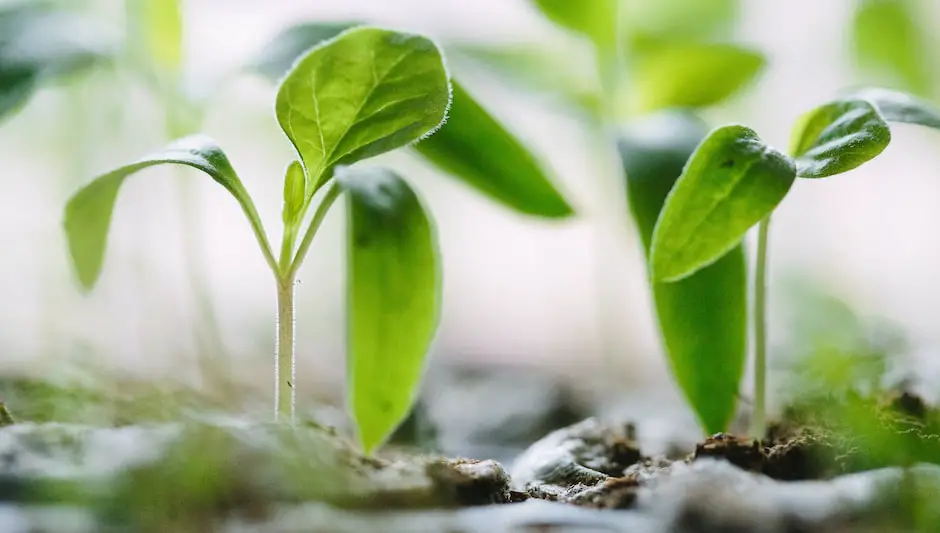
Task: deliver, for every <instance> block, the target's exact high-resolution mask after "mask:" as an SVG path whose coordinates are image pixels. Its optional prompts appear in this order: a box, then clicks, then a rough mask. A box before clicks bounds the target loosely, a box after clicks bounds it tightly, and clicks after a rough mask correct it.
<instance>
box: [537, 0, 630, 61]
mask: <svg viewBox="0 0 940 533" xmlns="http://www.w3.org/2000/svg"><path fill="white" fill-rule="evenodd" d="M534 2H535V5H536V6H537V7H538V8H539V9H540V10H541V11H542V13H544V14H545V16H546V17H547V18H548V19H549V20H551V21H552V22H554V23H555V24H558V25H559V26H562V27H564V28H567V29H569V30H571V31H574V32H577V33H580V34H581V35H583V36H585V37H588V38H589V39H591V40H592V41H594V44H596V45H597V46H598V47H600V48H601V49H604V50H611V49H613V48H614V47H616V45H617V21H618V19H619V17H620V6H619V0H580V1H578V2H572V1H571V0H534Z"/></svg>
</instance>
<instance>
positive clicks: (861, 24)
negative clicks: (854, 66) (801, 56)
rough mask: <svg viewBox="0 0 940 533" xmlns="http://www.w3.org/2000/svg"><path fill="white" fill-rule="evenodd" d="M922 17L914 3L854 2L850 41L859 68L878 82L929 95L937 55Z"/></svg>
mask: <svg viewBox="0 0 940 533" xmlns="http://www.w3.org/2000/svg"><path fill="white" fill-rule="evenodd" d="M922 17H923V15H922V14H920V13H918V6H917V2H916V0H857V2H856V9H855V16H854V21H853V26H852V38H853V45H854V52H855V59H856V62H857V63H858V66H859V67H860V68H861V69H862V70H863V71H865V72H867V73H869V74H871V75H874V76H876V77H878V78H879V79H880V81H885V82H889V83H891V84H894V83H900V84H901V87H902V88H904V89H905V90H908V91H911V92H913V93H915V94H918V95H921V96H928V95H931V94H932V93H933V89H934V76H933V68H932V65H933V64H935V63H936V59H935V58H936V55H935V54H933V53H932V50H933V49H932V48H931V46H930V43H929V41H928V39H927V36H926V35H925V33H924V27H923V25H922V20H923V19H922Z"/></svg>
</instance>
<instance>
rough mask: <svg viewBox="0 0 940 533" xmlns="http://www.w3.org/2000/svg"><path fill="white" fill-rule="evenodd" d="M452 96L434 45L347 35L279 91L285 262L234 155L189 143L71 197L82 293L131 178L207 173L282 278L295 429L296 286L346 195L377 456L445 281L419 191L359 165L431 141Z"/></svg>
mask: <svg viewBox="0 0 940 533" xmlns="http://www.w3.org/2000/svg"><path fill="white" fill-rule="evenodd" d="M450 94H451V86H450V80H449V77H448V73H447V70H446V69H445V66H444V59H443V55H442V53H441V52H440V50H439V48H438V46H437V45H436V44H435V43H434V42H433V41H431V40H429V39H427V38H425V37H422V36H418V35H413V34H406V33H399V32H394V31H389V30H385V29H379V28H373V27H360V28H354V29H350V30H348V31H346V32H343V33H341V34H339V35H338V36H336V37H335V38H333V39H331V40H329V41H327V42H324V43H322V44H321V45H319V46H317V47H315V48H313V49H311V50H309V51H308V52H307V53H305V54H304V55H303V57H301V58H300V59H299V60H298V61H297V62H296V63H295V64H294V65H293V67H292V68H291V69H290V72H288V73H287V75H286V76H285V77H284V78H283V80H282V81H281V83H280V87H279V90H278V94H277V102H276V115H277V120H278V122H279V124H280V126H281V128H282V129H283V131H284V133H285V134H286V135H287V137H288V139H289V140H290V141H291V143H292V144H293V146H294V148H295V149H296V152H297V156H298V159H297V160H296V161H293V162H291V163H290V164H289V165H288V166H287V170H286V176H285V178H284V187H283V190H284V201H283V210H282V221H283V226H284V232H283V236H282V239H281V247H280V253H279V254H278V255H275V253H274V251H273V250H272V248H271V246H270V244H269V241H268V236H267V234H266V233H265V230H264V227H263V225H262V222H261V219H260V217H259V216H258V213H257V210H256V208H255V205H254V202H253V201H252V198H251V196H250V195H249V194H248V191H247V189H246V188H245V186H244V185H243V183H242V181H241V179H240V178H239V176H238V175H237V174H236V172H235V170H234V168H233V167H232V164H231V163H230V161H229V159H228V157H227V156H226V154H225V153H224V152H223V151H222V149H221V148H220V147H219V146H218V145H217V144H216V143H215V142H213V141H212V140H211V139H209V138H208V137H206V136H203V135H197V136H190V137H186V138H183V139H180V140H178V141H175V142H173V143H172V144H170V145H169V146H167V147H166V148H165V149H163V150H162V151H159V152H157V153H154V154H151V155H149V156H147V157H144V158H143V159H140V160H138V161H137V162H135V163H132V164H130V165H127V166H123V167H120V168H118V169H116V170H114V171H112V172H109V173H107V174H104V175H102V176H100V177H98V178H96V179H94V180H93V181H92V182H91V183H89V184H88V185H86V186H85V187H84V188H82V189H81V190H79V191H78V192H77V193H76V194H75V195H74V196H73V197H72V198H71V199H70V200H69V202H68V204H67V205H66V208H65V222H64V225H65V232H66V236H67V239H68V245H69V250H70V253H71V257H72V261H73V264H74V268H75V271H76V273H77V277H78V280H79V282H80V284H81V286H82V287H83V288H84V289H85V290H91V289H92V288H93V287H94V285H95V283H96V282H97V280H98V278H99V276H100V274H101V270H102V264H103V261H104V256H105V247H106V242H107V235H108V228H109V226H110V223H111V217H112V213H113V211H114V205H115V200H116V198H117V194H118V191H119V189H120V187H121V185H122V184H123V183H124V181H125V180H126V179H127V178H128V177H129V176H131V175H133V174H136V173H138V172H140V171H143V170H145V169H148V168H150V167H153V166H157V165H164V164H170V165H184V166H188V167H192V168H195V169H197V170H200V171H202V172H203V173H205V174H206V175H208V176H209V177H211V178H212V179H213V180H214V181H215V182H216V183H218V184H219V185H221V186H222V187H223V188H224V189H226V190H227V191H228V192H229V193H230V194H231V195H232V196H233V197H234V198H235V200H236V201H237V202H238V203H239V205H240V206H241V209H242V211H243V212H244V214H245V216H246V217H247V219H248V222H249V224H250V227H251V229H252V230H253V232H254V235H255V238H256V240H257V242H258V245H259V248H260V250H261V253H262V255H263V257H264V259H265V261H266V263H267V265H268V266H269V267H270V269H271V272H272V274H273V275H274V280H275V287H276V293H277V339H276V341H277V342H276V358H275V398H276V400H275V415H276V417H278V418H279V419H281V420H292V419H293V417H294V410H295V408H294V404H295V390H296V387H295V385H296V384H295V380H294V285H295V279H296V276H297V273H298V270H299V269H300V267H301V265H302V264H303V261H304V259H305V258H306V256H307V254H308V252H309V250H310V246H311V244H312V242H313V239H314V236H315V235H316V233H317V230H318V228H319V227H320V225H321V223H322V222H323V220H324V218H325V217H326V215H327V213H328V211H329V210H330V208H331V207H332V206H333V205H334V203H335V202H336V200H337V199H338V198H339V197H340V196H344V197H345V200H346V211H347V232H348V235H347V237H348V240H347V268H348V270H347V297H348V326H347V327H348V346H347V350H348V351H347V359H348V364H347V367H348V381H349V391H348V398H349V404H350V405H349V407H350V410H351V414H352V416H353V418H354V419H355V422H356V425H357V428H358V434H359V439H360V442H361V444H362V447H363V448H364V449H365V451H366V452H367V453H368V452H371V451H372V450H374V449H375V448H376V446H378V445H379V444H381V443H382V442H383V440H384V439H385V438H386V437H387V436H388V434H389V433H390V432H391V431H392V430H393V429H394V428H395V426H396V425H397V424H398V423H400V421H401V420H402V419H403V418H404V417H405V415H406V414H407V412H408V410H409V409H410V407H411V404H412V402H413V398H414V395H415V392H416V390H417V387H418V384H419V382H420V379H421V375H422V371H423V367H424V360H425V356H426V354H427V352H428V349H429V347H430V344H431V342H432V339H433V337H434V333H435V330H436V327H437V323H438V314H439V311H440V279H441V271H440V260H439V252H438V246H437V240H436V236H435V231H434V228H433V224H432V221H431V219H430V216H429V214H428V212H427V211H426V210H425V208H424V206H423V205H422V202H421V201H420V200H419V197H418V196H417V194H416V193H415V192H414V191H413V190H412V189H411V188H410V187H409V185H408V184H407V182H406V181H405V180H403V179H402V178H400V177H399V176H397V175H396V174H395V173H393V172H392V171H390V170H386V169H382V168H360V167H355V166H350V165H353V164H354V163H357V162H359V161H362V160H365V159H368V158H370V157H373V156H376V155H379V154H382V153H384V152H388V151H390V150H394V149H397V148H401V147H404V146H407V145H409V144H412V143H414V142H416V141H418V140H420V139H423V138H424V137H427V136H429V135H431V134H432V133H433V132H435V131H436V130H437V129H438V128H439V126H440V125H441V124H442V123H443V121H444V119H445V116H446V114H447V109H448V106H449V105H450ZM310 213H312V214H311V215H310V216H309V217H308V214H310Z"/></svg>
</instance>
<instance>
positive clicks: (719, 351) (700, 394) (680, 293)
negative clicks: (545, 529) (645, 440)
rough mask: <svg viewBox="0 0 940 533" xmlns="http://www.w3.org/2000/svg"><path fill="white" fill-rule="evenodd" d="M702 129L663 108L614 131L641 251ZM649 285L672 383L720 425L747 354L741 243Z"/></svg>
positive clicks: (709, 428)
mask: <svg viewBox="0 0 940 533" xmlns="http://www.w3.org/2000/svg"><path fill="white" fill-rule="evenodd" d="M707 133H708V129H707V127H706V125H705V123H704V122H703V121H702V120H701V119H699V118H698V117H696V116H695V115H692V114H691V113H687V112H676V111H667V112H662V113H659V114H654V115H650V116H648V117H645V118H643V119H640V120H639V121H636V122H635V123H633V124H632V125H631V126H630V127H629V128H628V129H627V130H626V131H625V132H624V133H623V135H622V136H621V137H620V142H619V148H620V154H621V157H622V158H623V165H624V170H625V171H626V174H627V191H628V193H629V196H628V199H629V203H630V209H631V212H632V214H633V218H634V220H635V221H636V225H637V230H638V231H639V233H640V237H641V238H642V240H643V243H644V246H645V247H646V252H647V254H648V253H649V246H650V243H651V241H652V237H653V228H654V225H655V223H656V219H657V217H658V216H659V212H660V210H661V209H662V207H663V203H664V202H665V199H666V196H667V195H668V194H669V191H670V190H671V189H672V187H673V185H674V184H675V182H676V180H677V179H678V178H679V176H680V175H681V173H682V169H683V167H684V166H685V164H686V161H687V160H688V159H689V157H690V156H691V155H692V153H693V151H694V150H695V148H696V146H698V144H699V142H700V141H701V140H702V139H703V138H704V137H705V136H706V135H707ZM652 290H653V298H654V301H655V303H656V314H657V318H658V322H659V328H660V333H661V335H662V338H663V343H664V344H665V349H666V355H667V356H668V358H669V366H670V368H671V369H672V373H673V375H674V376H675V379H676V382H677V383H678V384H679V387H680V388H681V389H682V391H683V393H684V394H685V397H686V399H687V400H688V401H689V404H690V405H691V407H692V409H693V410H694V411H695V412H696V414H697V415H698V418H699V420H700V421H701V423H702V426H703V427H704V429H705V431H706V432H708V433H709V434H713V433H717V432H720V431H726V430H727V429H728V425H729V424H730V422H731V420H732V418H733V417H734V412H735V405H736V403H737V398H738V387H739V385H740V382H741V378H742V376H743V374H744V362H745V359H746V356H747V350H746V345H747V343H746V340H747V267H746V263H745V257H744V251H743V248H742V246H736V247H734V248H733V249H732V250H731V252H729V253H728V254H726V255H725V256H724V257H722V258H721V259H720V260H718V261H716V262H715V263H713V264H712V265H709V266H707V267H705V268H703V269H701V270H699V271H698V272H696V273H695V274H693V275H691V276H689V277H688V278H685V279H683V280H681V281H677V282H675V283H653V284H652ZM689 302H694V303H695V305H690V304H689Z"/></svg>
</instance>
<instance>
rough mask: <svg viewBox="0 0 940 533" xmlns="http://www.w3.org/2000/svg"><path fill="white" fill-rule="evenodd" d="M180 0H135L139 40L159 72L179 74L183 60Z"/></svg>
mask: <svg viewBox="0 0 940 533" xmlns="http://www.w3.org/2000/svg"><path fill="white" fill-rule="evenodd" d="M180 1H181V0H134V2H133V3H135V4H137V5H138V9H139V10H140V18H141V24H140V25H139V26H138V28H137V30H138V31H140V32H142V35H140V36H139V37H138V38H140V39H141V40H142V42H143V43H144V46H145V48H146V51H147V57H148V58H149V59H150V63H151V64H152V65H153V67H154V68H155V69H156V70H157V72H158V73H161V74H171V75H178V74H179V72H180V69H181V68H182V64H183V10H182V5H181V4H180Z"/></svg>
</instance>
